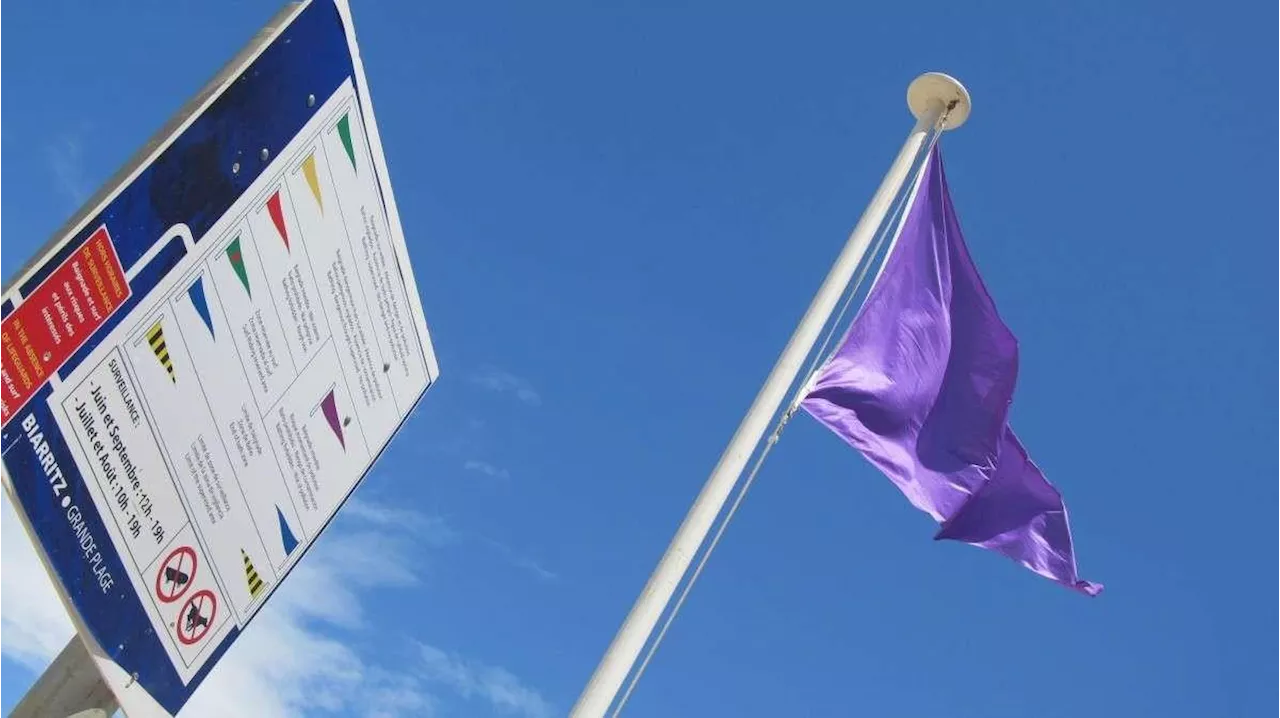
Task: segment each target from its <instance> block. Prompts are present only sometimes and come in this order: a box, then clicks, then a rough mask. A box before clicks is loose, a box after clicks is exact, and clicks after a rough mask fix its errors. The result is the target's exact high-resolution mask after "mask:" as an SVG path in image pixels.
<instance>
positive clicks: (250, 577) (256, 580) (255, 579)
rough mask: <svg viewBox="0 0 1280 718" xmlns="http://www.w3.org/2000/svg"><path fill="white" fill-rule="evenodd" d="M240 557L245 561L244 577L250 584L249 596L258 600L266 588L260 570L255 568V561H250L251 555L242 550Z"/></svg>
mask: <svg viewBox="0 0 1280 718" xmlns="http://www.w3.org/2000/svg"><path fill="white" fill-rule="evenodd" d="M240 556H241V557H242V558H243V559H244V577H245V580H246V581H248V582H249V596H250V597H252V598H257V597H258V594H260V593H262V589H264V588H266V584H264V583H263V582H262V577H261V576H259V575H258V569H256V568H254V567H253V561H251V560H249V554H247V553H245V552H244V549H240Z"/></svg>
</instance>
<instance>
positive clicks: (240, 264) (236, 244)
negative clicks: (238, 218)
mask: <svg viewBox="0 0 1280 718" xmlns="http://www.w3.org/2000/svg"><path fill="white" fill-rule="evenodd" d="M227 259H229V260H231V268H232V269H234V270H236V276H237V277H239V278H240V283H241V284H243V285H244V291H245V294H248V295H249V297H250V298H252V297H253V292H252V291H251V290H250V289H249V275H248V273H246V272H245V269H244V255H243V254H241V253H240V238H239V237H236V238H235V239H233V240H231V244H228V245H227Z"/></svg>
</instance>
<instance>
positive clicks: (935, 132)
mask: <svg viewBox="0 0 1280 718" xmlns="http://www.w3.org/2000/svg"><path fill="white" fill-rule="evenodd" d="M954 106H955V103H954V102H953V103H952V105H951V106H949V107H947V109H946V111H945V112H944V113H943V114H942V116H941V118H940V119H939V121H938V124H937V125H935V126H934V128H933V129H932V137H930V138H929V139H928V140H926V142H925V148H924V151H923V152H922V153H921V154H922V155H923V156H924V157H928V156H929V152H931V151H932V150H933V146H934V144H935V143H937V141H938V138H939V137H940V136H941V134H942V127H944V126H945V123H946V119H947V115H948V114H949V113H950V112H951V109H952V108H953V107H954ZM912 184H913V186H914V183H912ZM910 190H911V188H910V187H909V188H908V189H907V191H905V192H903V193H902V194H901V195H900V196H899V197H898V198H897V200H896V202H895V204H894V206H893V209H892V211H891V212H890V214H889V221H887V222H885V223H884V224H883V225H882V226H881V227H880V230H879V232H878V234H877V236H876V239H875V241H874V242H873V244H872V251H871V252H870V253H868V255H867V260H866V262H864V263H863V265H862V268H861V269H860V270H859V272H858V275H857V276H856V277H855V278H854V280H853V283H852V284H850V289H849V292H848V296H846V297H845V299H844V302H843V303H842V304H841V306H840V311H839V312H838V313H837V314H836V318H835V321H834V322H832V323H831V325H830V327H829V328H828V329H827V331H826V336H824V337H823V340H822V345H821V346H820V347H819V349H818V351H817V352H816V353H815V354H814V358H813V360H812V361H811V362H810V364H809V367H808V369H807V370H806V371H805V375H804V376H805V379H804V381H803V382H801V383H800V386H799V388H798V389H797V390H796V398H795V399H794V400H793V401H792V403H791V404H790V405H789V406H788V407H787V409H786V410H785V411H784V412H783V413H782V415H781V416H779V417H778V420H777V422H776V423H775V424H774V427H773V431H771V432H770V433H769V437H768V438H767V439H765V445H764V448H763V449H761V451H760V454H759V455H758V456H756V460H755V463H753V464H752V465H751V471H749V472H748V473H747V478H746V479H745V480H744V481H743V482H742V486H741V488H739V489H738V492H737V495H735V496H734V497H733V503H732V504H730V505H729V509H728V511H726V512H725V515H724V518H723V519H721V521H720V525H719V526H718V527H717V528H716V532H715V534H713V535H712V536H711V542H710V543H708V544H707V548H706V550H705V551H703V552H702V556H701V558H699V560H698V564H697V566H695V567H694V569H693V573H692V574H690V576H689V580H688V581H686V582H685V585H684V588H683V589H682V590H681V591H680V595H679V596H678V597H677V598H676V602H675V603H674V604H673V605H672V607H671V610H670V611H669V612H668V613H667V617H666V619H665V620H664V621H663V622H662V627H661V628H659V629H658V634H657V635H656V636H654V638H653V641H652V643H650V645H649V649H648V650H647V651H645V654H644V659H643V660H641V661H640V665H639V666H637V667H636V670H635V673H633V674H632V676H631V679H630V680H629V681H628V682H627V688H626V690H625V691H623V693H622V697H620V698H619V699H618V704H617V705H616V706H615V707H614V709H613V712H612V713H611V715H612V716H613V718H617V717H618V716H619V715H620V714H621V713H622V709H623V707H625V706H626V705H627V700H628V699H630V698H631V693H632V692H633V691H634V690H635V688H636V685H637V684H639V683H640V677H641V676H643V675H644V672H645V669H646V668H648V667H649V661H650V660H652V659H653V656H654V654H655V653H657V652H658V646H659V645H661V644H662V639H663V638H664V637H666V635H667V629H668V628H670V627H671V624H672V622H673V621H675V618H676V614H678V613H680V608H681V607H682V606H683V605H684V602H685V599H686V598H688V597H689V592H690V591H692V590H693V585H694V584H695V583H697V581H698V577H699V576H701V575H702V569H703V568H705V567H706V565H707V561H708V560H710V558H711V553H712V552H713V551H715V550H716V546H717V545H718V544H719V543H720V538H721V537H722V536H724V532H725V531H726V530H727V529H728V528H729V523H730V522H731V521H733V516H734V514H736V513H737V512H738V507H739V506H741V505H742V501H743V499H745V498H746V496H747V491H748V490H750V488H751V484H752V483H754V482H755V479H756V474H758V473H759V472H760V467H761V466H762V465H763V464H764V460H765V458H766V457H768V456H769V452H771V451H773V447H774V445H775V444H777V443H778V439H779V438H780V437H781V436H782V430H783V429H785V428H786V426H787V422H789V421H791V417H792V416H794V415H795V412H796V409H797V408H798V407H799V405H800V400H801V399H800V398H801V396H802V392H803V391H804V390H805V389H806V387H807V386H808V384H809V381H810V380H811V379H812V377H813V374H814V372H815V371H816V369H817V366H818V362H819V360H823V361H825V357H824V355H825V354H826V352H827V348H828V347H829V346H830V344H831V338H832V337H833V336H834V335H835V332H836V328H837V327H839V326H840V322H841V320H842V319H843V318H844V315H845V313H846V312H847V311H848V309H849V306H850V305H851V304H852V303H853V298H854V297H855V296H857V294H858V290H859V289H860V288H861V286H862V282H863V281H864V280H865V279H866V277H867V271H868V269H869V268H870V266H871V265H872V264H874V263H875V257H876V256H877V255H878V254H879V253H880V249H881V248H882V247H883V246H884V241H885V237H887V236H889V234H891V233H890V232H889V228H890V227H893V226H894V225H895V224H897V220H898V219H899V217H900V215H901V213H902V211H903V210H904V208H905V205H906V202H907V198H909V197H910V196H911V194H912V192H911V191H910Z"/></svg>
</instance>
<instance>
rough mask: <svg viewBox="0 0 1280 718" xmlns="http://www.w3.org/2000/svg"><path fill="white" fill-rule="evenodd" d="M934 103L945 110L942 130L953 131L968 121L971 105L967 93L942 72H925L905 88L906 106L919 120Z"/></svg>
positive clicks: (958, 82)
mask: <svg viewBox="0 0 1280 718" xmlns="http://www.w3.org/2000/svg"><path fill="white" fill-rule="evenodd" d="M935 102H940V103H942V106H943V107H944V108H947V109H946V111H945V113H944V116H945V118H946V119H945V121H944V122H943V125H942V129H944V130H954V129H955V128H957V127H959V126H960V125H963V124H964V123H965V120H967V119H969V111H970V110H971V109H972V108H973V103H972V102H971V101H970V100H969V91H968V90H966V89H964V85H962V84H960V81H959V80H957V79H956V78H954V77H952V76H950V75H948V74H945V73H942V72H926V73H924V74H923V75H921V76H919V77H917V78H916V79H914V80H912V81H911V85H910V86H908V87H907V106H908V107H910V108H911V114H913V115H915V116H916V119H920V118H921V117H924V116H925V113H927V112H928V111H929V107H930V106H931V105H933V103H935Z"/></svg>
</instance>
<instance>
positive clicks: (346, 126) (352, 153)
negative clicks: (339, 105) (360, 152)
mask: <svg viewBox="0 0 1280 718" xmlns="http://www.w3.org/2000/svg"><path fill="white" fill-rule="evenodd" d="M338 137H339V139H341V140H342V147H343V149H345V150H346V151H347V159H349V160H351V169H353V170H354V169H356V150H355V147H354V146H353V145H352V144H351V115H350V114H349V113H348V114H345V115H343V116H342V119H341V120H338Z"/></svg>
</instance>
